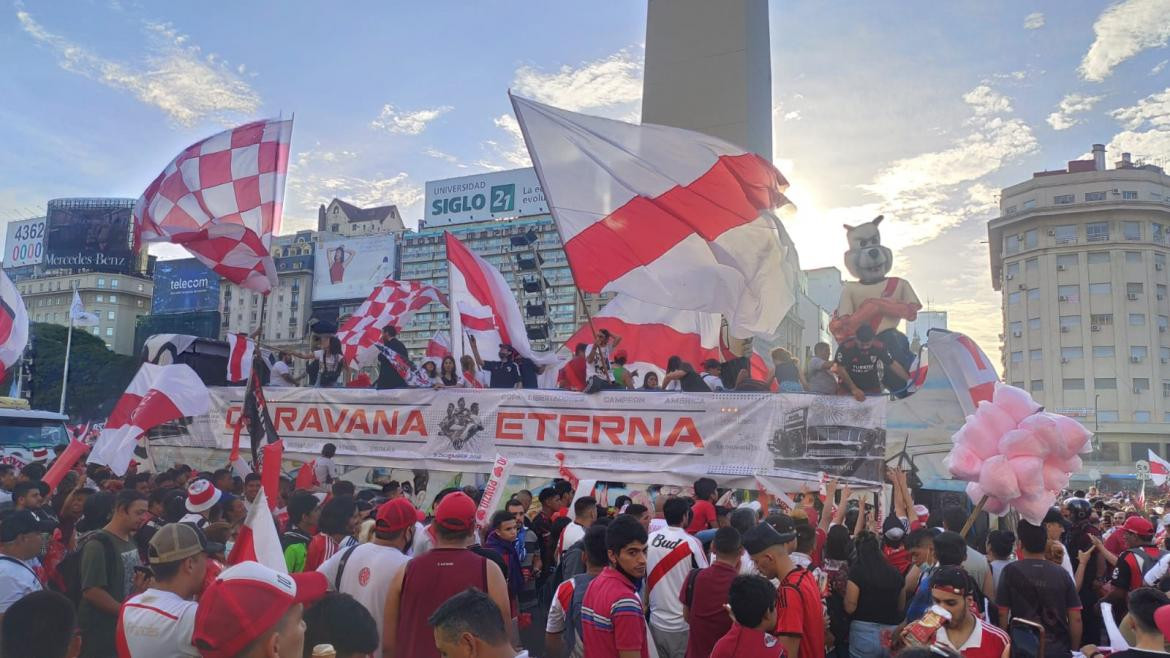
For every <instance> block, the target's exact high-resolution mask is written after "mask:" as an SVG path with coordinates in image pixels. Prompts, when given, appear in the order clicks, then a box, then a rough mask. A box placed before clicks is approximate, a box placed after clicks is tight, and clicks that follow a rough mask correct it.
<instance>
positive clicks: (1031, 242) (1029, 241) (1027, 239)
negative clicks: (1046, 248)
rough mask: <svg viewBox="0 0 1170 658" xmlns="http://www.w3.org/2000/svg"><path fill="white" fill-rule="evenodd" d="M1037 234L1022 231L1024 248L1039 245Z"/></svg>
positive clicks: (1034, 203) (1033, 203)
mask: <svg viewBox="0 0 1170 658" xmlns="http://www.w3.org/2000/svg"><path fill="white" fill-rule="evenodd" d="M1032 205H1033V206H1035V205H1036V202H1035V201H1033V202H1032ZM1024 207H1028V204H1027V203H1026V202H1025V203H1024ZM1139 232H1140V229H1139ZM1039 235H1040V234H1039V231H1037V230H1036V229H1031V230H1028V231H1024V248H1025V249H1035V248H1036V247H1038V246H1040V243H1039Z"/></svg>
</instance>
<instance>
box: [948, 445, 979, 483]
mask: <svg viewBox="0 0 1170 658" xmlns="http://www.w3.org/2000/svg"><path fill="white" fill-rule="evenodd" d="M943 464H944V465H945V466H946V467H947V471H949V472H950V474H951V475H953V476H954V477H956V478H958V479H960V480H967V481H971V480H978V479H979V471H980V469H981V468H983V460H982V459H980V458H979V455H976V454H975V453H974V452H972V450H971V449H970V448H968V447H967V446H966V445H964V444H963V443H959V444H957V445H955V446H954V447H953V448H951V452H950V454H949V455H947V456H946V459H944V460H943Z"/></svg>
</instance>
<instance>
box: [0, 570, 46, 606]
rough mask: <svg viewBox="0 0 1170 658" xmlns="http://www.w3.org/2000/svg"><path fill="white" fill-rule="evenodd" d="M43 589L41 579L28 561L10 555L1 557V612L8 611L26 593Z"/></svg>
mask: <svg viewBox="0 0 1170 658" xmlns="http://www.w3.org/2000/svg"><path fill="white" fill-rule="evenodd" d="M41 589H42V588H41V581H39V580H37V576H36V574H35V573H33V569H32V567H31V566H29V565H28V563H27V562H24V561H22V560H18V559H16V558H14V557H8V556H5V557H3V558H0V614H3V613H5V612H8V608H9V607H11V606H12V604H13V603H16V602H17V601H19V600H20V599H21V597H23V596H24V595H25V594H31V593H32V592H39V591H40V590H41Z"/></svg>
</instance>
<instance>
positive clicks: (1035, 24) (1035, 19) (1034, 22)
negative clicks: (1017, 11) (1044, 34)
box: [1024, 11, 1044, 30]
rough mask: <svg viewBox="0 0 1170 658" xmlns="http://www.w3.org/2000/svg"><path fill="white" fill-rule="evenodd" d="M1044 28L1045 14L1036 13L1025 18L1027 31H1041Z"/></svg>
mask: <svg viewBox="0 0 1170 658" xmlns="http://www.w3.org/2000/svg"><path fill="white" fill-rule="evenodd" d="M1042 27H1044V13H1043V12H1039V11H1035V12H1032V13H1031V14H1028V15H1027V16H1025V17H1024V29H1025V30H1039V29H1040V28H1042Z"/></svg>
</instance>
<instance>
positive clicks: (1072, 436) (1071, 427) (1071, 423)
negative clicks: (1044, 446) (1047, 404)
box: [1044, 414, 1093, 455]
mask: <svg viewBox="0 0 1170 658" xmlns="http://www.w3.org/2000/svg"><path fill="white" fill-rule="evenodd" d="M1044 415H1045V416H1048V417H1050V418H1051V419H1052V421H1053V422H1054V423H1056V427H1057V428H1058V429H1059V430H1060V435H1061V437H1062V438H1063V439H1064V443H1065V446H1066V451H1067V454H1070V455H1075V454H1077V453H1081V452H1092V451H1093V446H1092V444H1091V443H1089V437H1091V436H1093V433H1092V432H1090V431H1089V430H1088V429H1086V428H1085V426H1084V425H1082V424H1080V423H1079V422H1077V421H1076V420H1075V419H1073V418H1069V417H1068V416H1062V415H1060V414H1044Z"/></svg>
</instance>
